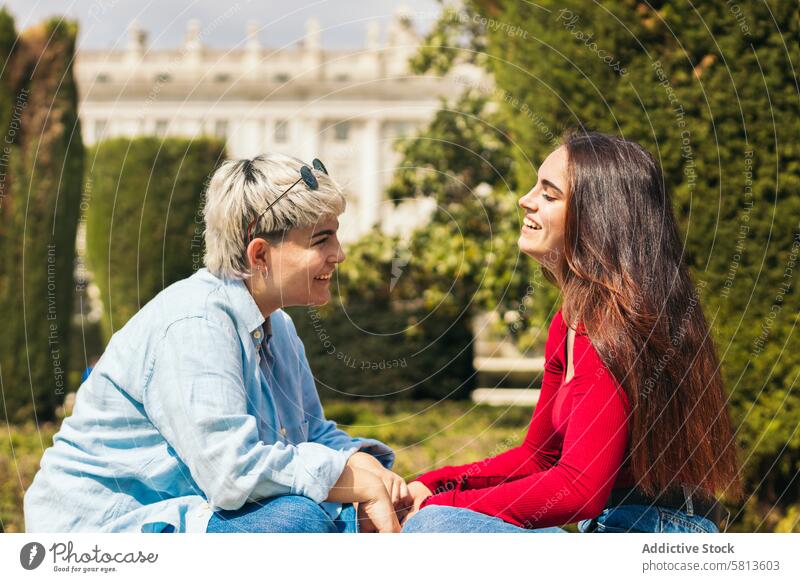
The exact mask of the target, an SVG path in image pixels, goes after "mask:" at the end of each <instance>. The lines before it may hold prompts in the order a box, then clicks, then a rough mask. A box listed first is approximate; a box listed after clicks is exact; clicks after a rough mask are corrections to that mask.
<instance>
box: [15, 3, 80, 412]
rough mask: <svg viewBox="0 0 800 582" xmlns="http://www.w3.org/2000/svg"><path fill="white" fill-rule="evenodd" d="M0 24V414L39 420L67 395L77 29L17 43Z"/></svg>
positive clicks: (54, 29)
mask: <svg viewBox="0 0 800 582" xmlns="http://www.w3.org/2000/svg"><path fill="white" fill-rule="evenodd" d="M0 23H1V24H0V30H2V36H3V39H2V51H3V54H4V55H7V54H8V55H9V57H8V58H7V59H6V60H5V63H4V65H5V66H4V68H3V75H2V77H3V79H2V82H0V92H2V95H3V96H2V101H3V104H4V105H8V108H5V107H4V116H5V117H4V118H3V122H4V124H3V128H4V130H5V135H4V143H3V144H2V146H3V148H4V149H3V154H4V157H3V161H4V162H5V163H6V165H5V166H4V169H5V170H6V174H5V182H4V184H3V204H2V209H0V213H1V214H0V224H1V225H2V226H0V228H2V235H0V236H2V239H3V240H2V242H3V250H2V255H3V258H2V261H3V269H2V273H0V277H2V283H0V294H2V295H1V296H0V321H2V322H3V323H4V326H5V329H4V331H3V334H0V366H2V370H1V373H2V389H3V395H4V399H3V404H4V410H3V415H4V417H5V418H8V419H10V420H15V421H22V420H30V419H37V420H47V419H50V418H52V417H53V415H54V412H55V408H56V406H57V405H58V404H59V403H60V402H61V400H62V399H63V396H64V394H65V393H66V389H67V372H66V371H67V361H68V358H69V353H68V352H69V349H68V345H69V328H70V322H71V317H72V310H73V293H74V285H73V274H72V270H73V262H74V257H75V232H76V228H77V215H78V202H79V199H80V190H81V176H82V172H83V153H84V152H83V142H82V140H81V133H80V123H79V121H78V99H77V92H76V87H75V80H74V76H73V71H72V65H73V60H74V54H75V39H76V36H77V25H76V24H75V23H72V22H68V21H65V20H62V19H52V20H49V21H47V22H45V23H44V24H41V25H39V26H36V27H34V28H31V29H29V30H26V31H24V32H23V33H22V34H21V35H20V36H19V37H18V38H17V37H16V35H15V34H14V33H13V21H12V20H11V18H10V17H9V16H8V14H7V13H5V12H4V13H3V14H2V15H1V16H0ZM12 38H13V39H14V41H13V42H11V45H10V47H9V40H10V39H12ZM9 48H10V49H11V50H9Z"/></svg>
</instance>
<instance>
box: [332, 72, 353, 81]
mask: <svg viewBox="0 0 800 582" xmlns="http://www.w3.org/2000/svg"><path fill="white" fill-rule="evenodd" d="M333 80H334V81H336V82H337V83H346V82H347V81H349V80H350V75H348V74H347V73H339V74H338V75H336V76H335V77H334V78H333Z"/></svg>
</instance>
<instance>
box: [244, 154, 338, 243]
mask: <svg viewBox="0 0 800 582" xmlns="http://www.w3.org/2000/svg"><path fill="white" fill-rule="evenodd" d="M248 163H249V161H248ZM311 166H313V168H314V169H315V170H316V171H318V172H322V173H323V174H325V175H326V176H327V175H328V169H327V168H326V167H325V164H323V163H322V162H321V161H320V160H318V159H317V158H314V160H313V161H312V162H311ZM300 182H304V183H305V185H306V186H308V188H309V189H311V190H316V189H317V188H319V182H317V178H316V176H314V173H313V172H312V171H311V168H310V167H309V166H302V167H301V168H300V177H299V178H298V179H297V181H296V182H295V183H294V184H292V185H291V186H289V187H288V188H287V189H286V190H284V191H283V193H282V194H281V195H280V196H278V197H277V198H276V199H275V200H273V201H272V202H270V204H269V206H267V208H266V209H265V210H264V212H262V213H261V214H259V215H258V216H256V217H255V218H254V219H253V220H252V221H251V222H250V224H248V225H247V244H250V241H251V240H253V227H255V225H256V224H257V223H258V221H259V220H261V217H262V216H264V215H265V214H266V213H267V212H269V211H270V210H271V209H272V207H273V206H275V204H277V203H278V201H279V200H280V199H281V198H283V197H284V196H286V194H288V193H289V191H290V190H291V189H292V188H294V187H295V186H297V185H298V184H299V183H300Z"/></svg>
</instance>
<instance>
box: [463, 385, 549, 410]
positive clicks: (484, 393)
mask: <svg viewBox="0 0 800 582" xmlns="http://www.w3.org/2000/svg"><path fill="white" fill-rule="evenodd" d="M539 392H540V390H539V389H538V388H478V389H476V390H473V391H472V394H471V398H472V401H473V402H475V403H476V404H486V405H489V406H536V403H537V402H538V401H539Z"/></svg>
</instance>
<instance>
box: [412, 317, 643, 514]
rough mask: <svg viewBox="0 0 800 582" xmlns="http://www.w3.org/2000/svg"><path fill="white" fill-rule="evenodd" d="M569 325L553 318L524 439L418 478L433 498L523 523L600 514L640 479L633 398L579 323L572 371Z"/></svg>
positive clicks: (432, 502) (430, 502) (433, 501)
mask: <svg viewBox="0 0 800 582" xmlns="http://www.w3.org/2000/svg"><path fill="white" fill-rule="evenodd" d="M566 339H567V326H566V324H565V323H564V320H563V317H562V315H561V311H559V312H558V313H557V314H556V316H555V317H554V318H553V321H552V323H551V324H550V330H549V333H548V337H547V344H546V347H545V371H544V378H543V381H542V389H541V393H540V396H539V402H538V404H537V406H536V410H535V411H534V413H533V417H532V418H531V423H530V426H529V427H528V433H527V435H526V436H525V441H524V442H523V443H522V445H520V446H518V447H515V448H513V449H510V450H508V451H506V452H504V453H502V454H500V455H497V456H496V457H491V458H488V459H484V460H482V461H478V462H476V463H470V464H468V465H461V466H458V467H442V468H441V469H437V470H435V471H431V472H429V473H425V474H424V475H421V476H420V477H419V478H418V479H417V480H418V481H421V482H422V483H423V484H425V485H426V486H427V487H428V488H429V489H430V490H431V491H433V492H434V495H432V496H431V497H429V498H428V499H426V500H425V502H424V503H423V504H422V507H425V506H427V505H449V506H452V507H464V508H467V509H471V510H473V511H477V512H480V513H484V514H486V515H491V516H494V517H499V518H500V519H502V520H504V521H507V522H508V523H511V524H514V525H516V526H519V527H524V528H538V527H547V526H552V525H564V524H567V523H572V522H575V521H579V520H581V519H588V518H592V517H596V516H597V515H598V514H599V513H600V512H601V511H602V510H603V507H604V506H605V503H606V501H607V500H608V497H609V495H610V494H611V490H612V488H614V487H629V486H631V485H632V484H633V480H632V479H631V477H630V472H629V470H628V468H627V466H623V461H624V459H625V456H626V452H627V449H628V430H627V419H628V413H629V405H628V399H627V397H626V395H625V393H624V391H623V390H622V387H621V386H620V385H619V383H618V382H617V381H616V380H615V379H614V377H613V376H612V375H611V373H610V372H609V371H608V369H607V368H606V367H605V365H604V364H603V362H602V361H601V360H600V357H599V356H598V354H597V352H596V351H595V349H594V347H593V346H592V344H591V342H590V341H589V337H588V336H587V335H586V334H585V333H584V332H583V329H582V327H580V326H579V328H578V332H577V333H576V334H575V344H574V346H573V358H574V363H573V367H574V370H575V373H574V376H573V377H572V379H570V381H569V382H565V381H564V380H565V378H566V366H565V362H566V349H567V343H566Z"/></svg>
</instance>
